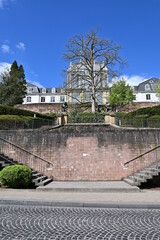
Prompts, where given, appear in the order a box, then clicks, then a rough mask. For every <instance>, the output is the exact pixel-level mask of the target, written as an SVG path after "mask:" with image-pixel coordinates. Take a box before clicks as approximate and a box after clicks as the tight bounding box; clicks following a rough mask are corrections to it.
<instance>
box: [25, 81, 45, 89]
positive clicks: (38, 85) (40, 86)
mask: <svg viewBox="0 0 160 240" xmlns="http://www.w3.org/2000/svg"><path fill="white" fill-rule="evenodd" d="M27 82H30V83H31V84H33V85H36V86H37V87H39V88H44V86H43V85H41V84H40V83H39V82H36V81H30V80H27Z"/></svg>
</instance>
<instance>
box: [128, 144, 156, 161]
mask: <svg viewBox="0 0 160 240" xmlns="http://www.w3.org/2000/svg"><path fill="white" fill-rule="evenodd" d="M158 148H160V145H158V146H156V147H154V148H152V149H151V150H149V151H147V152H145V153H142V154H140V155H139V156H137V157H135V158H133V159H131V160H129V161H127V162H125V163H124V165H126V164H129V163H131V162H134V161H135V160H137V159H138V158H141V157H143V156H144V155H146V154H148V153H150V152H153V151H155V150H156V149H158Z"/></svg>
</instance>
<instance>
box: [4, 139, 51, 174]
mask: <svg viewBox="0 0 160 240" xmlns="http://www.w3.org/2000/svg"><path fill="white" fill-rule="evenodd" d="M0 153H1V154H4V159H6V160H7V161H9V162H10V161H11V160H10V159H13V161H15V162H18V163H20V164H25V165H27V166H29V167H30V168H32V169H33V170H36V171H38V172H40V173H41V174H42V175H45V174H46V176H48V177H52V169H53V164H52V163H50V162H49V161H46V160H45V159H43V158H41V157H39V156H37V155H35V154H33V153H31V152H29V151H27V150H25V149H24V148H22V147H20V146H17V145H15V144H14V143H11V142H9V141H8V140H6V139H3V138H1V137H0ZM5 156H6V157H5ZM7 157H8V158H9V159H7Z"/></svg>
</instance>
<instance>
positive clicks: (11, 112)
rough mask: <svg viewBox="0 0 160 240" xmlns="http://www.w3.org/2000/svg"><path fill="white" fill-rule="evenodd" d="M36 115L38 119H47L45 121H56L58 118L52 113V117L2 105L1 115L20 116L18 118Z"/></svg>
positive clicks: (0, 107) (0, 108) (0, 106)
mask: <svg viewBox="0 0 160 240" xmlns="http://www.w3.org/2000/svg"><path fill="white" fill-rule="evenodd" d="M35 114H36V117H38V118H45V119H55V118H56V114H55V113H52V115H47V114H40V113H37V112H32V111H27V110H23V109H18V108H14V107H10V106H6V105H0V115H18V116H30V117H33V116H34V115H35Z"/></svg>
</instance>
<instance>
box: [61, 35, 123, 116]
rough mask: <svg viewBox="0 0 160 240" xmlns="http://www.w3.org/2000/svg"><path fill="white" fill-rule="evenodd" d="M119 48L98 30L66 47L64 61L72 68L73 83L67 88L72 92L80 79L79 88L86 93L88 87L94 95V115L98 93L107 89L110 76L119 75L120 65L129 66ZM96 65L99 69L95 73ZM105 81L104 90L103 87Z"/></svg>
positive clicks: (66, 86) (77, 37)
mask: <svg viewBox="0 0 160 240" xmlns="http://www.w3.org/2000/svg"><path fill="white" fill-rule="evenodd" d="M120 48H121V47H120V46H119V45H117V44H116V43H114V42H113V41H112V40H110V39H107V38H99V37H98V35H97V31H95V30H92V31H90V32H89V33H86V34H78V35H74V36H73V37H72V38H71V39H70V40H69V42H68V43H67V44H66V49H65V52H64V54H63V57H64V59H65V60H66V61H69V62H72V63H73V64H72V68H70V70H68V71H70V72H71V79H67V81H66V83H65V88H70V89H69V90H70V91H72V90H71V87H70V86H71V85H74V86H75V85H77V81H78V80H77V79H80V80H81V81H80V82H81V83H80V86H78V88H80V89H86V86H87V90H88V91H90V93H91V102H92V112H95V111H96V96H97V94H96V93H98V91H97V90H98V89H99V88H100V87H101V88H103V87H105V88H106V87H107V83H108V75H109V76H110V77H112V76H115V75H116V69H115V67H116V66H117V65H120V66H124V65H125V63H126V62H125V61H124V60H123V59H122V58H121V57H120V55H119V50H120ZM96 62H99V63H100V65H99V67H98V69H96V70H95V63H96ZM84 71H85V74H84ZM103 81H104V82H105V84H104V85H105V86H104V85H101V84H102V82H103ZM76 87H77V86H75V88H76ZM69 95H70V92H69ZM72 97H73V96H72Z"/></svg>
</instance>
